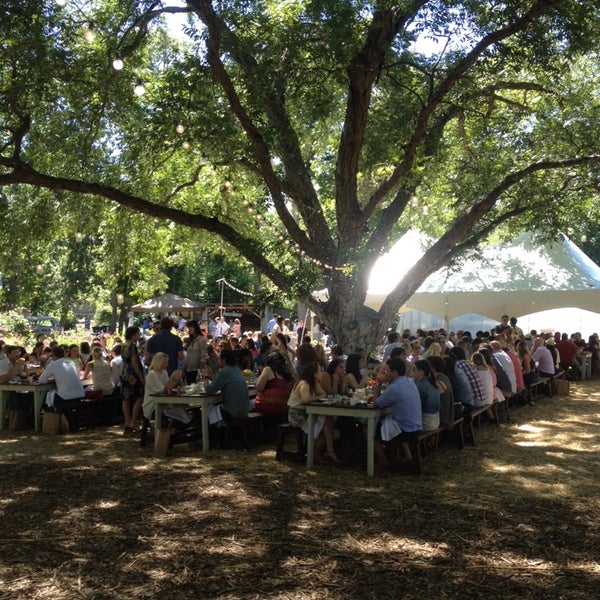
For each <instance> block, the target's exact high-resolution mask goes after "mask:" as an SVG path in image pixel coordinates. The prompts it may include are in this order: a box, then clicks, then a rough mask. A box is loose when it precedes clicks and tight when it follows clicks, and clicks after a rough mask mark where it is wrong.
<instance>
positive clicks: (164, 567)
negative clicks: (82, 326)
mask: <svg viewBox="0 0 600 600" xmlns="http://www.w3.org/2000/svg"><path fill="white" fill-rule="evenodd" d="M511 416H512V420H511V422H510V423H509V424H503V425H501V426H500V427H499V428H497V427H495V426H488V427H485V428H482V429H481V430H480V432H479V433H478V436H477V445H476V446H475V447H467V448H465V449H464V450H462V451H461V450H459V449H457V448H454V447H452V446H449V445H448V446H444V447H441V448H440V449H439V450H438V451H437V452H435V453H434V454H432V455H430V456H428V457H427V459H426V462H425V469H424V473H423V475H421V476H420V477H418V476H415V475H410V474H397V473H377V474H376V476H375V477H373V478H369V477H367V476H366V473H365V471H364V469H363V468H360V467H358V466H357V465H350V466H345V467H341V468H340V467H336V466H333V465H331V466H330V465H325V466H321V465H319V466H317V467H315V468H314V469H313V470H307V469H306V467H305V466H303V465H301V464H296V463H292V462H281V463H278V462H276V461H275V459H274V442H273V443H266V444H264V445H262V446H259V447H258V448H256V449H254V450H253V451H252V452H251V453H246V452H245V451H243V450H232V449H228V450H216V451H211V452H210V453H209V454H208V455H206V456H204V455H202V453H200V452H198V450H197V449H196V448H194V447H189V446H188V447H177V448H175V449H174V451H173V452H171V454H170V455H169V456H168V457H167V458H166V459H157V458H154V457H153V456H152V452H151V450H149V449H144V448H140V446H139V445H138V444H137V443H136V440H134V439H132V438H126V437H123V435H122V432H121V428H119V427H109V428H95V429H92V430H87V431H81V432H78V433H74V434H68V435H63V436H55V437H49V436H46V437H44V436H39V435H34V434H33V433H32V432H30V431H25V432H22V433H20V432H19V433H16V432H8V431H1V432H0V515H1V523H2V529H1V534H0V598H2V599H5V598H10V599H13V598H27V599H31V598H35V599H50V598H51V599H53V600H59V599H63V598H64V599H66V598H68V599H72V598H83V599H92V598H110V599H113V598H115V599H116V598H118V599H123V598H128V599H131V600H136V599H140V598H161V599H162V598H167V599H168V598H215V599H223V600H224V599H259V598H260V599H265V598H266V599H292V598H293V599H301V600H308V599H320V600H322V599H329V598H335V599H350V598H351V599H356V600H363V599H365V600H366V599H377V600H385V599H390V600H392V599H393V600H398V599H402V598H406V599H413V598H414V599H416V598H431V599H438V598H461V599H463V600H469V599H479V598H486V597H490V596H493V597H494V598H495V599H502V598H536V599H537V598H539V599H544V600H552V599H565V600H567V599H568V600H572V599H585V600H588V599H590V598H597V597H599V595H600V565H599V562H598V560H599V559H598V557H599V556H600V500H599V497H598V491H599V486H598V466H599V461H600V458H599V457H600V452H599V451H600V440H599V436H598V433H599V426H600V382H599V381H592V382H584V383H577V384H575V385H574V386H572V394H571V396H570V397H554V398H552V399H548V398H546V399H543V400H540V401H539V402H537V405H536V406H526V407H522V408H518V409H516V410H514V411H513V412H512V415H511Z"/></svg>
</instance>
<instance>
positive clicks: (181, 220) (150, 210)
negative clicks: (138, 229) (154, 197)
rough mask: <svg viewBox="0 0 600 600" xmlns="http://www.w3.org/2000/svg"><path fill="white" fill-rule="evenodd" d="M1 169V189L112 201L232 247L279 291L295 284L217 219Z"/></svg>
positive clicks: (13, 166) (0, 160) (11, 163)
mask: <svg viewBox="0 0 600 600" xmlns="http://www.w3.org/2000/svg"><path fill="white" fill-rule="evenodd" d="M0 166H1V167H4V168H7V169H10V171H11V172H10V173H4V174H1V175H0V187H3V186H6V185H12V184H27V185H33V186H36V187H42V188H46V189H51V190H59V189H60V190H65V191H69V192H76V193H78V194H90V195H93V196H100V197H102V198H106V199H108V200H112V201H113V202H116V203H117V204H120V205H121V206H125V207H127V208H130V209H132V210H135V211H137V212H142V213H144V214H147V215H150V216H152V217H156V218H159V219H166V220H169V221H173V222H175V223H178V224H180V225H185V226H187V227H191V228H193V229H202V230H204V231H209V232H211V233H214V234H216V235H218V236H219V237H221V238H222V239H223V240H225V241H226V242H228V243H229V244H231V246H232V247H234V248H235V249H236V250H238V251H239V252H240V253H242V254H243V256H244V258H246V259H247V260H248V261H250V262H251V263H252V264H254V265H256V267H257V268H258V269H260V270H261V271H263V272H264V273H265V275H267V277H269V278H270V279H271V280H272V281H273V283H274V284H275V285H276V286H278V287H279V288H281V289H290V288H291V287H292V286H293V284H294V281H293V278H291V277H289V276H287V275H285V274H284V273H283V272H282V271H280V270H279V269H277V268H276V267H275V266H274V265H273V264H272V263H271V262H269V261H268V260H267V258H266V257H265V252H264V251H263V249H262V247H261V246H260V245H259V244H258V243H257V242H256V241H255V240H252V239H248V238H245V237H243V236H242V235H240V234H239V233H238V232H237V231H236V230H235V229H233V228H232V227H230V226H229V225H227V224H225V223H222V222H221V221H219V220H218V219H217V218H214V217H206V216H204V215H201V214H192V213H188V212H186V211H183V210H179V209H175V208H171V207H168V206H164V205H161V204H156V203H154V202H150V201H148V200H145V199H143V198H139V197H137V196H133V195H131V194H127V193H125V192H122V191H120V190H118V189H115V188H113V187H110V186H106V185H102V184H99V183H91V182H86V181H81V180H77V179H67V178H63V177H52V176H50V175H45V174H43V173H39V172H37V171H35V170H34V169H32V168H31V167H30V166H28V165H26V164H25V163H23V162H21V161H16V160H14V159H9V158H6V157H3V156H0Z"/></svg>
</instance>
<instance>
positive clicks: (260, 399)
mask: <svg viewBox="0 0 600 600" xmlns="http://www.w3.org/2000/svg"><path fill="white" fill-rule="evenodd" d="M293 381H294V378H293V374H292V373H291V371H290V370H289V368H288V366H287V364H286V362H285V360H284V359H283V357H282V355H281V354H280V353H279V352H272V353H271V354H269V355H268V356H267V357H266V358H265V366H264V368H263V370H262V372H261V374H260V377H259V378H258V380H257V381H256V391H257V392H258V393H257V396H256V399H255V401H254V410H255V411H256V412H260V413H263V414H265V415H285V414H287V410H288V403H287V402H288V398H289V397H290V391H291V388H292V384H293Z"/></svg>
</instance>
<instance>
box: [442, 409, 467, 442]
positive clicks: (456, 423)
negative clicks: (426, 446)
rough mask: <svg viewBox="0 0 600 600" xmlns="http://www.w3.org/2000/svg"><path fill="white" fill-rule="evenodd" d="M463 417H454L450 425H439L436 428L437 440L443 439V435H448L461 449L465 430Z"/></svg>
mask: <svg viewBox="0 0 600 600" xmlns="http://www.w3.org/2000/svg"><path fill="white" fill-rule="evenodd" d="M464 423H465V419H464V417H458V418H455V419H454V420H453V421H452V423H451V424H450V427H440V428H439V429H438V440H439V439H443V438H444V436H446V435H447V436H450V437H451V439H452V441H453V442H454V443H455V444H456V445H457V446H458V447H459V448H460V449H461V450H462V449H463V448H464V447H465V431H464Z"/></svg>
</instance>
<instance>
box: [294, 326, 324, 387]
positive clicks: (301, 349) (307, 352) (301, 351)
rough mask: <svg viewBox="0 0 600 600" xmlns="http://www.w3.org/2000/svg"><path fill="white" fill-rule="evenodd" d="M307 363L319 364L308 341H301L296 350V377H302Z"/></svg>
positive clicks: (315, 352) (313, 348)
mask: <svg viewBox="0 0 600 600" xmlns="http://www.w3.org/2000/svg"><path fill="white" fill-rule="evenodd" d="M304 337H306V336H304ZM309 362H319V361H318V356H317V351H316V350H315V347H314V346H313V345H312V344H311V342H310V339H308V340H305V341H303V342H302V343H301V344H300V345H299V346H298V348H296V373H298V377H300V376H301V375H302V370H303V369H304V365H307V364H308V363H309Z"/></svg>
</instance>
